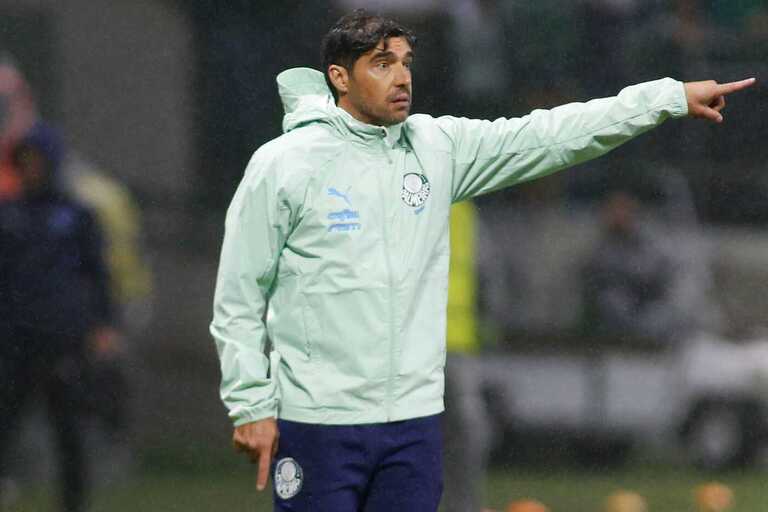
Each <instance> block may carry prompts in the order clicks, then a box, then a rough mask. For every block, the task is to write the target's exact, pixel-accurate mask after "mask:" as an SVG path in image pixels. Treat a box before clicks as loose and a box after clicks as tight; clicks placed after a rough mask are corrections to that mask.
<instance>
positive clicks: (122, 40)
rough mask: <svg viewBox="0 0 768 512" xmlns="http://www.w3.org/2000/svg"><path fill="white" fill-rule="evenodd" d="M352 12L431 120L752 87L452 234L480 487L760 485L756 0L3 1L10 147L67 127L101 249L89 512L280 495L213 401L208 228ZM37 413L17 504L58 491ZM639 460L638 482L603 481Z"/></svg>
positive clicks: (764, 363) (761, 62)
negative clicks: (406, 50) (468, 230)
mask: <svg viewBox="0 0 768 512" xmlns="http://www.w3.org/2000/svg"><path fill="white" fill-rule="evenodd" d="M355 7H366V8H368V9H370V10H372V11H374V12H380V13H383V14H387V15H391V16H393V17H395V18H397V19H398V20H400V21H402V22H403V23H404V24H406V25H407V26H409V27H411V28H412V29H413V30H414V31H415V32H416V34H417V37H418V46H417V51H416V60H415V64H414V98H415V102H414V109H413V111H414V112H423V113H429V114H432V115H435V116H437V115H443V114H451V115H461V116H467V117H484V118H495V117H499V116H505V117H513V116H520V115H524V114H526V113H528V112H530V111H531V110H532V109H535V108H548V107H553V106H556V105H559V104H562V103H566V102H571V101H586V100H588V99H590V98H594V97H601V96H611V95H614V94H616V93H617V92H618V91H619V90H620V89H621V88H622V87H623V86H625V85H629V84H633V83H638V82H642V81H646V80H651V79H655V78H660V77H664V76H671V77H674V78H676V79H679V80H684V81H692V80H701V79H709V78H714V79H717V80H718V81H720V82H725V81H731V80H737V79H741V78H747V77H750V76H756V77H757V78H758V84H757V86H755V87H753V88H752V89H751V90H749V91H746V92H743V93H740V94H737V95H734V96H732V97H729V99H728V101H729V105H728V107H727V110H726V113H725V122H724V124H723V125H722V126H713V125H710V124H707V123H703V122H700V121H693V120H688V119H684V120H680V121H675V122H670V123H667V124H666V125H664V126H662V127H661V128H659V129H657V130H655V131H653V132H651V133H649V134H646V135H644V136H643V137H641V138H639V139H637V140H635V141H632V142H630V143H629V144H627V145H626V146H624V147H622V148H621V149H619V150H617V151H616V152H615V153H612V154H610V155H608V156H606V157H604V158H602V159H600V160H598V161H595V162H592V163H587V164H585V165H582V166H580V167H577V168H575V169H572V170H569V171H566V172H563V173H560V174H557V175H554V176H551V177H548V178H545V179H542V180H539V181H537V182H534V183H530V184H525V185H522V186H519V187H515V188H513V189H509V190H506V191H502V192H499V193H496V194H492V195H489V196H487V197H483V198H479V199H478V200H477V202H476V204H475V206H476V209H477V226H478V227H477V230H476V236H475V237H474V238H473V239H472V240H470V241H469V242H468V243H475V244H476V246H477V261H476V267H477V269H478V280H479V286H478V310H477V315H478V318H479V319H480V322H479V332H480V336H479V338H480V340H481V344H482V347H483V349H482V352H481V353H480V356H479V357H480V359H481V360H483V361H487V365H486V369H487V371H486V374H487V382H486V383H485V384H484V386H483V389H482V399H483V400H484V401H485V403H486V404H487V407H488V410H489V411H490V417H491V423H492V431H493V433H494V435H493V441H492V443H491V444H492V449H491V459H492V461H493V465H494V466H493V467H494V468H495V469H494V470H493V472H492V477H491V481H490V483H489V484H488V486H489V487H488V489H489V491H488V493H489V499H488V501H489V503H490V504H492V505H494V506H496V507H501V506H502V504H503V503H504V502H505V500H507V499H511V498H513V497H514V496H515V495H516V494H521V493H526V492H529V491H528V490H530V489H534V490H533V491H531V492H538V493H539V498H540V499H542V501H547V500H549V502H550V503H554V506H553V510H569V511H580V510H584V511H586V510H597V506H598V505H595V504H596V503H599V500H598V499H597V498H596V497H595V496H599V495H602V494H601V493H603V494H605V493H607V492H608V491H609V490H610V489H611V488H612V487H613V486H614V484H615V485H617V486H618V485H623V486H632V485H634V486H635V487H641V488H642V486H643V485H645V486H646V489H647V492H648V493H653V492H654V491H653V490H652V489H658V488H660V487H658V486H661V483H653V482H651V483H648V482H649V479H650V478H651V475H655V476H656V477H658V476H659V475H661V478H662V479H664V480H666V483H665V485H668V483H669V479H670V475H681V474H682V475H683V476H681V477H679V478H680V482H681V483H680V487H679V488H675V490H673V491H670V492H671V493H672V494H674V495H675V496H676V498H675V499H677V500H678V501H677V502H675V504H677V503H679V504H681V505H680V508H664V507H665V506H667V505H664V504H657V505H656V507H655V508H652V510H688V509H690V507H689V508H687V509H686V508H683V507H684V506H687V505H683V504H686V503H688V502H689V501H690V500H689V496H688V495H687V494H685V495H684V493H683V491H681V490H680V489H683V488H684V487H685V486H688V485H689V484H690V485H693V483H694V482H695V481H697V479H699V478H708V477H707V476H706V475H708V474H709V472H711V471H723V470H730V468H733V467H739V468H741V467H743V466H746V467H749V468H750V469H749V471H746V472H744V471H743V470H740V471H739V472H738V473H726V477H727V478H731V479H732V481H733V484H732V485H734V486H735V487H736V489H737V496H738V495H739V493H741V495H742V497H743V500H742V505H741V506H745V507H746V506H747V505H743V503H747V504H749V503H750V501H749V500H750V499H753V498H751V497H750V496H753V495H754V499H755V500H756V501H754V503H758V502H759V496H760V495H759V492H757V489H759V487H760V485H761V481H762V480H763V478H764V477H765V474H764V471H765V470H764V466H765V464H764V462H765V459H766V453H768V452H766V451H765V448H764V446H763V445H764V444H765V443H764V438H767V439H768V435H766V434H767V433H768V413H766V412H765V411H766V410H768V349H766V340H768V334H766V333H768V315H767V314H766V313H768V294H766V293H765V290H766V289H767V286H768V266H767V265H766V264H765V262H766V261H768V230H767V229H766V228H767V227H768V174H767V173H766V163H765V162H766V157H768V144H766V141H765V139H766V136H768V128H766V123H765V122H764V117H765V115H766V111H768V87H766V85H765V83H763V82H764V79H763V81H761V79H762V78H763V77H766V76H768V74H766V73H765V71H766V66H768V64H766V62H768V61H767V60H766V58H765V57H766V54H767V52H768V4H766V3H765V1H763V0H667V1H661V0H573V1H569V2H559V1H555V0H539V1H536V2H524V1H514V0H507V1H493V0H449V1H442V2H438V1H434V0H410V1H408V2H406V1H400V0H397V1H395V0H389V1H386V0H368V1H362V0H361V1H355V0H337V1H335V2H333V1H329V2H314V1H311V2H310V1H292V0H283V1H281V2H251V1H247V0H229V1H226V2H224V1H214V0H211V1H191V2H190V1H188V2H183V1H178V0H134V1H132V2H126V1H113V2H92V1H86V0H68V1H67V2H58V1H53V0H12V1H11V0H0V66H2V67H3V69H5V70H8V69H11V70H15V72H16V73H17V74H16V75H14V74H13V73H12V72H11V73H10V74H7V73H6V74H4V75H2V76H1V77H0V93H2V94H3V95H4V96H3V100H2V103H0V109H2V112H3V121H4V125H3V127H2V129H3V131H4V133H5V135H4V137H6V138H7V140H8V141H10V142H8V143H9V144H10V143H11V142H12V141H13V140H17V139H18V138H19V137H21V136H22V133H21V132H23V131H24V129H25V127H26V128H29V126H31V124H32V122H33V120H34V119H37V118H40V119H44V120H46V121H48V122H49V123H51V124H52V125H53V126H55V127H56V128H57V129H58V130H59V132H60V133H61V134H62V137H63V140H64V145H65V148H66V152H67V159H68V160H67V161H68V164H67V165H66V166H65V172H64V175H63V179H64V180H65V181H66V182H67V186H68V187H70V188H71V190H73V191H75V192H77V193H78V194H79V197H81V198H82V199H83V201H84V202H86V203H88V204H89V205H90V206H91V208H92V209H94V211H96V212H97V217H98V219H99V221H100V225H101V226H102V230H103V231H104V233H105V237H106V239H107V241H108V246H107V252H108V254H107V255H106V258H107V260H108V262H109V266H110V269H111V270H112V283H111V286H112V289H113V292H114V295H115V297H116V302H117V303H118V306H117V309H118V311H119V316H120V321H119V337H120V345H121V349H120V356H119V357H118V358H117V361H119V363H118V364H119V367H120V368H119V370H118V371H117V373H118V374H119V375H120V378H119V379H116V380H117V381H119V382H118V383H117V384H114V382H113V381H108V382H113V384H114V386H115V389H118V390H119V391H118V392H116V394H115V395H114V397H113V398H112V399H110V400H117V401H120V402H124V408H123V409H122V412H121V414H123V416H124V418H123V421H124V424H123V425H121V427H120V429H119V432H120V434H119V435H118V436H114V435H111V434H110V433H109V432H106V433H105V432H104V429H102V428H101V427H100V426H99V424H98V423H97V422H93V424H91V425H90V427H89V428H88V439H89V447H90V452H91V455H92V459H93V460H92V462H91V464H93V465H94V468H95V469H94V472H93V475H94V483H95V485H96V491H95V493H96V494H95V498H94V499H95V501H94V505H93V508H94V510H107V509H109V510H122V509H121V508H119V507H121V506H123V507H129V508H125V509H126V510H129V509H130V510H176V509H177V508H178V509H179V510H181V507H182V506H183V507H184V509H185V510H225V509H226V508H225V507H226V506H228V505H226V504H231V505H229V506H231V507H233V508H234V507H237V506H240V505H241V504H242V503H253V505H252V506H251V505H248V508H249V509H252V510H267V509H268V507H267V505H266V503H267V500H265V499H264V498H263V497H257V496H256V495H255V494H256V493H255V492H254V490H253V480H254V471H253V469H252V468H251V467H250V466H249V465H247V464H245V463H244V462H243V461H240V460H239V458H238V457H236V456H235V455H234V454H233V453H232V452H231V450H230V446H231V442H230V436H231V427H230V424H229V421H228V419H227V417H226V413H225V411H224V409H223V406H222V405H221V404H220V402H219V399H218V379H219V370H218V359H217V356H216V353H215V349H214V345H213V342H212V340H211V338H210V336H209V334H208V323H209V321H210V318H211V303H212V296H213V287H214V281H215V272H216V268H217V263H218V250H219V247H220V243H221V238H222V235H223V219H224V214H225V210H226V207H227V205H228V202H229V200H230V199H231V196H232V194H233V193H234V190H235V188H236V186H237V184H238V182H239V180H240V177H241V176H242V173H243V170H244V168H245V165H246V163H247V161H248V159H249V158H250V156H251V154H252V153H253V151H254V150H255V149H256V148H258V147H259V146H260V145H261V144H263V143H264V142H266V141H268V140H269V139H272V138H274V137H277V136H279V135H280V133H281V128H280V126H281V125H280V123H281V117H282V108H281V104H280V100H279V97H278V95H277V90H276V86H275V82H274V78H275V75H276V74H277V73H279V72H280V71H281V70H283V69H286V68H289V67H294V66H309V67H314V68H318V67H319V61H320V54H319V53H320V50H319V41H320V39H321V38H322V36H323V34H324V33H325V32H326V31H327V29H328V28H329V27H330V25H331V24H332V23H333V22H334V21H335V20H336V19H337V18H338V17H339V16H340V15H341V14H343V13H345V12H348V11H349V10H351V9H352V8H355ZM20 84H22V85H20ZM19 91H21V92H19ZM20 98H21V99H20ZM14 116H15V117H14ZM25 123H26V124H25ZM14 130H15V132H14ZM17 132H18V133H17ZM14 137H15V139H14ZM9 187H10V188H12V185H9ZM617 229H618V230H619V231H621V230H628V231H631V230H637V232H638V233H642V236H640V235H638V240H640V241H639V242H638V243H639V244H641V246H642V250H639V251H632V254H637V253H638V252H641V253H642V254H643V255H644V256H643V257H642V258H641V259H640V260H639V261H634V260H633V261H631V262H628V261H627V258H626V257H624V256H623V253H622V250H623V249H622V248H621V247H618V248H616V247H613V246H612V245H611V244H612V240H613V239H612V235H611V234H612V233H615V232H616V230H617ZM0 250H2V248H0ZM622 264H626V265H622ZM627 266H628V267H629V268H626V267H627ZM0 385H1V384H0ZM32 405H33V406H32V407H29V408H28V409H27V410H26V412H25V420H24V423H23V425H22V428H21V430H20V432H19V433H18V434H19V435H18V436H17V437H18V441H16V442H14V455H13V458H12V461H13V466H12V470H11V472H10V475H8V478H7V479H6V480H7V481H6V482H5V484H3V485H5V486H6V487H7V488H8V489H10V491H6V492H5V494H4V496H6V498H4V499H5V501H6V506H7V507H10V508H8V510H48V509H51V510H53V509H54V508H52V507H53V503H54V499H55V487H53V486H51V485H50V483H51V481H52V480H55V472H54V471H53V469H52V468H53V467H55V460H54V459H55V457H54V456H53V454H52V450H51V448H50V443H51V441H50V440H49V439H50V435H49V434H50V431H51V430H52V429H55V428H56V425H55V423H53V422H51V420H49V419H48V417H47V416H46V414H45V411H44V409H43V408H42V407H39V406H38V403H37V402H33V404H32ZM0 421H3V418H0ZM627 460H628V461H630V462H631V465H632V466H631V467H639V468H640V469H637V470H636V471H637V473H632V472H631V471H630V472H629V473H615V468H616V464H617V463H622V462H625V461H627ZM572 464H585V465H587V466H589V467H591V468H592V469H593V470H594V472H593V473H588V474H586V476H585V474H584V473H583V472H582V471H581V470H580V469H573V471H572V472H569V470H568V468H571V467H572ZM649 465H650V466H649ZM542 467H543V468H544V469H543V470H542V473H537V472H536V471H537V469H536V468H542ZM575 467H576V468H579V467H582V466H575ZM649 467H652V468H654V469H652V470H650V469H648V468H649ZM552 468H558V469H557V471H556V473H557V474H556V475H555V477H556V482H562V481H566V482H573V483H577V482H582V480H579V479H584V478H588V479H591V480H590V482H591V484H590V485H592V484H594V485H595V486H596V487H594V488H592V487H589V486H587V488H589V489H592V490H590V491H589V492H587V493H586V494H584V495H583V496H581V498H579V496H578V493H576V494H574V492H575V491H564V490H563V489H562V488H561V487H558V486H557V485H556V483H552V485H550V481H549V480H547V479H549V478H555V477H553V476H552V474H553V471H554V470H553V469H552ZM680 468H686V469H680ZM688 468H699V469H690V471H703V472H704V473H686V472H685V471H689V469H688ZM633 471H634V470H633ZM681 472H682V473H681ZM532 475H533V476H532ZM537 475H539V476H540V478H539V476H537ZM544 475H548V476H546V477H545V476H544ZM610 475H614V478H616V479H618V480H617V481H615V482H613V481H611V480H610V479H609V478H610ZM635 476H636V479H635V480H633V478H635ZM622 479H623V480H622ZM643 482H645V483H643ZM657 484H658V486H657V487H654V486H655V485H657ZM576 487H578V484H577V485H576ZM685 488H686V489H687V487H685ZM585 492H586V491H585ZM687 492H688V491H687V490H686V491H685V493H687ZM196 493H197V494H196ZM750 493H752V494H750ZM659 494H660V492H659ZM745 496H746V497H745ZM579 499H580V500H581V501H579ZM656 499H657V500H659V501H660V500H662V499H667V498H662V497H658V498H656ZM110 500H113V501H110ZM206 500H208V501H206ZM558 500H559V501H558ZM569 500H570V501H569ZM590 500H591V501H590ZM211 503H215V504H211ZM558 503H559V504H560V505H559V508H558V506H557V505H558ZM759 503H763V505H764V501H762V502H759ZM669 506H670V507H671V505H669ZM46 507H51V508H46ZM254 507H255V508H254ZM260 507H262V508H260ZM755 507H759V505H755ZM737 510H758V508H737Z"/></svg>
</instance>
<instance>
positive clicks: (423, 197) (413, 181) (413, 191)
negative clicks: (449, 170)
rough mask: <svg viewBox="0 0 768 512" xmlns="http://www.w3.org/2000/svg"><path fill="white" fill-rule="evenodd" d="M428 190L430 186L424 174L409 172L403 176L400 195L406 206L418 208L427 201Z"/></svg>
mask: <svg viewBox="0 0 768 512" xmlns="http://www.w3.org/2000/svg"><path fill="white" fill-rule="evenodd" d="M430 190H431V187H430V185H429V180H428V179H427V177H426V176H424V175H423V174H418V173H415V172H409V173H408V174H406V175H405V176H403V191H402V192H401V193H400V197H401V198H402V200H403V202H404V203H405V204H407V205H408V206H412V207H414V208H418V207H419V206H422V205H423V204H424V203H425V202H426V201H427V198H428V197H429V191H430Z"/></svg>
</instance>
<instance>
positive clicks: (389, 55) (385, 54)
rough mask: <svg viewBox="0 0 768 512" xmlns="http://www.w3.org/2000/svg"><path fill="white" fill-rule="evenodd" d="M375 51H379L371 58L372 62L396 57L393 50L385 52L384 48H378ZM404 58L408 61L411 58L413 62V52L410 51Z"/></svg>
mask: <svg viewBox="0 0 768 512" xmlns="http://www.w3.org/2000/svg"><path fill="white" fill-rule="evenodd" d="M375 50H378V53H374V54H373V55H372V56H371V60H374V59H389V58H392V57H395V52H393V51H392V50H385V49H384V48H378V47H377V48H374V51H375ZM404 58H406V59H407V58H410V59H411V60H413V52H412V51H410V50H409V51H408V52H407V53H406V54H405V57H404Z"/></svg>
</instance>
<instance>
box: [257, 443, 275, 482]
mask: <svg viewBox="0 0 768 512" xmlns="http://www.w3.org/2000/svg"><path fill="white" fill-rule="evenodd" d="M271 460H272V454H271V451H270V450H262V451H261V458H260V459H259V475H258V477H257V478H256V489H258V490H259V491H263V490H264V488H265V487H266V486H267V477H268V476H269V463H270V462H271Z"/></svg>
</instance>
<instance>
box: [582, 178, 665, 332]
mask: <svg viewBox="0 0 768 512" xmlns="http://www.w3.org/2000/svg"><path fill="white" fill-rule="evenodd" d="M601 213H602V226H601V228H602V230H601V234H600V238H599V239H598V241H597V244H596V246H595V248H594V250H593V251H592V253H591V254H590V255H589V257H588V258H587V261H586V262H585V265H584V268H583V271H582V283H583V290H584V298H585V313H586V314H585V315H584V316H585V324H586V325H585V328H586V329H587V330H589V331H590V332H595V333H598V334H602V335H625V336H627V335H628V336H634V337H636V338H641V339H651V340H653V339H656V340H661V341H666V340H670V339H671V338H673V337H674V335H675V334H678V332H677V331H678V329H677V328H678V327H679V325H678V323H679V322H678V321H677V319H676V318H675V311H674V308H673V307H670V304H669V297H670V295H671V290H672V287H673V285H674V280H675V269H674V265H673V261H672V260H671V259H670V258H669V256H668V255H667V254H665V252H664V251H663V249H662V247H661V245H660V243H659V240H658V234H657V233H654V232H653V231H652V230H650V229H648V227H647V226H644V225H643V224H642V223H641V220H640V218H639V217H640V202H639V200H638V199H637V198H635V197H634V196H633V195H631V194H630V193H629V192H624V191H621V190H618V191H613V192H611V193H609V194H608V196H607V197H606V198H605V200H604V202H603V208H602V212H601Z"/></svg>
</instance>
